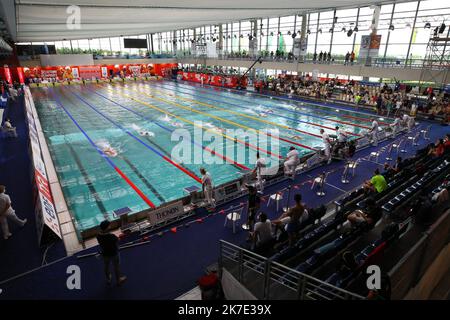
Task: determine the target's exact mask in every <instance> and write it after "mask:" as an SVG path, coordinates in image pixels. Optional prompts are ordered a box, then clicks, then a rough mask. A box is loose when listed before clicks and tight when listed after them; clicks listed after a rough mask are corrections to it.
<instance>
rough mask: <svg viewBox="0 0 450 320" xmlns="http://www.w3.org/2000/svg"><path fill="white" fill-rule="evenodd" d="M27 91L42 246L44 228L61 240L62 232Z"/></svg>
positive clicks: (36, 212) (37, 221)
mask: <svg viewBox="0 0 450 320" xmlns="http://www.w3.org/2000/svg"><path fill="white" fill-rule="evenodd" d="M25 90H26V96H25V105H26V113H27V122H28V127H29V133H30V145H31V150H30V151H31V156H32V159H33V167H34V172H33V174H34V184H35V187H36V192H37V196H36V199H35V214H36V226H37V228H38V229H37V232H38V239H39V243H40V244H41V243H42V239H43V236H44V231H45V229H44V227H47V228H48V229H49V230H51V231H52V232H53V233H54V234H56V235H57V236H58V237H59V238H61V230H60V228H59V221H58V216H57V212H56V208H55V204H54V201H53V197H52V194H51V191H50V184H49V182H48V177H47V172H46V169H45V164H44V161H43V158H42V152H41V147H40V144H39V138H38V133H37V128H36V123H35V119H34V117H33V111H32V109H33V108H34V103H33V100H32V98H31V93H30V92H29V91H27V90H29V89H28V88H26V89H25Z"/></svg>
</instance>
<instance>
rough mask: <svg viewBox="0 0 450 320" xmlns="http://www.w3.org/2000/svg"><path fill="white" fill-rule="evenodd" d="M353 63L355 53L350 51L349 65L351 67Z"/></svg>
mask: <svg viewBox="0 0 450 320" xmlns="http://www.w3.org/2000/svg"><path fill="white" fill-rule="evenodd" d="M353 61H355V53H354V52H353V51H352V53H351V54H350V64H351V65H353Z"/></svg>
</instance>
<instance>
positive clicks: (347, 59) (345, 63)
mask: <svg viewBox="0 0 450 320" xmlns="http://www.w3.org/2000/svg"><path fill="white" fill-rule="evenodd" d="M349 60H350V52H348V51H347V53H346V54H345V62H344V65H348V62H349Z"/></svg>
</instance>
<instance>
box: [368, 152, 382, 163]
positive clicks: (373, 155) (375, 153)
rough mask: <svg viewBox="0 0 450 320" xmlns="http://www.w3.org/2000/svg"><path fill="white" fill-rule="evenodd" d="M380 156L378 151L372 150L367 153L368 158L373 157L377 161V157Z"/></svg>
mask: <svg viewBox="0 0 450 320" xmlns="http://www.w3.org/2000/svg"><path fill="white" fill-rule="evenodd" d="M379 157H380V153H379V152H378V151H373V152H371V153H370V155H369V160H370V159H372V158H375V162H378V158H379Z"/></svg>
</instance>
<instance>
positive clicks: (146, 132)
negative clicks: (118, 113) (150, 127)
mask: <svg viewBox="0 0 450 320" xmlns="http://www.w3.org/2000/svg"><path fill="white" fill-rule="evenodd" d="M139 134H140V135H141V136H148V137H154V136H155V134H154V133H153V132H150V131H139Z"/></svg>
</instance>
